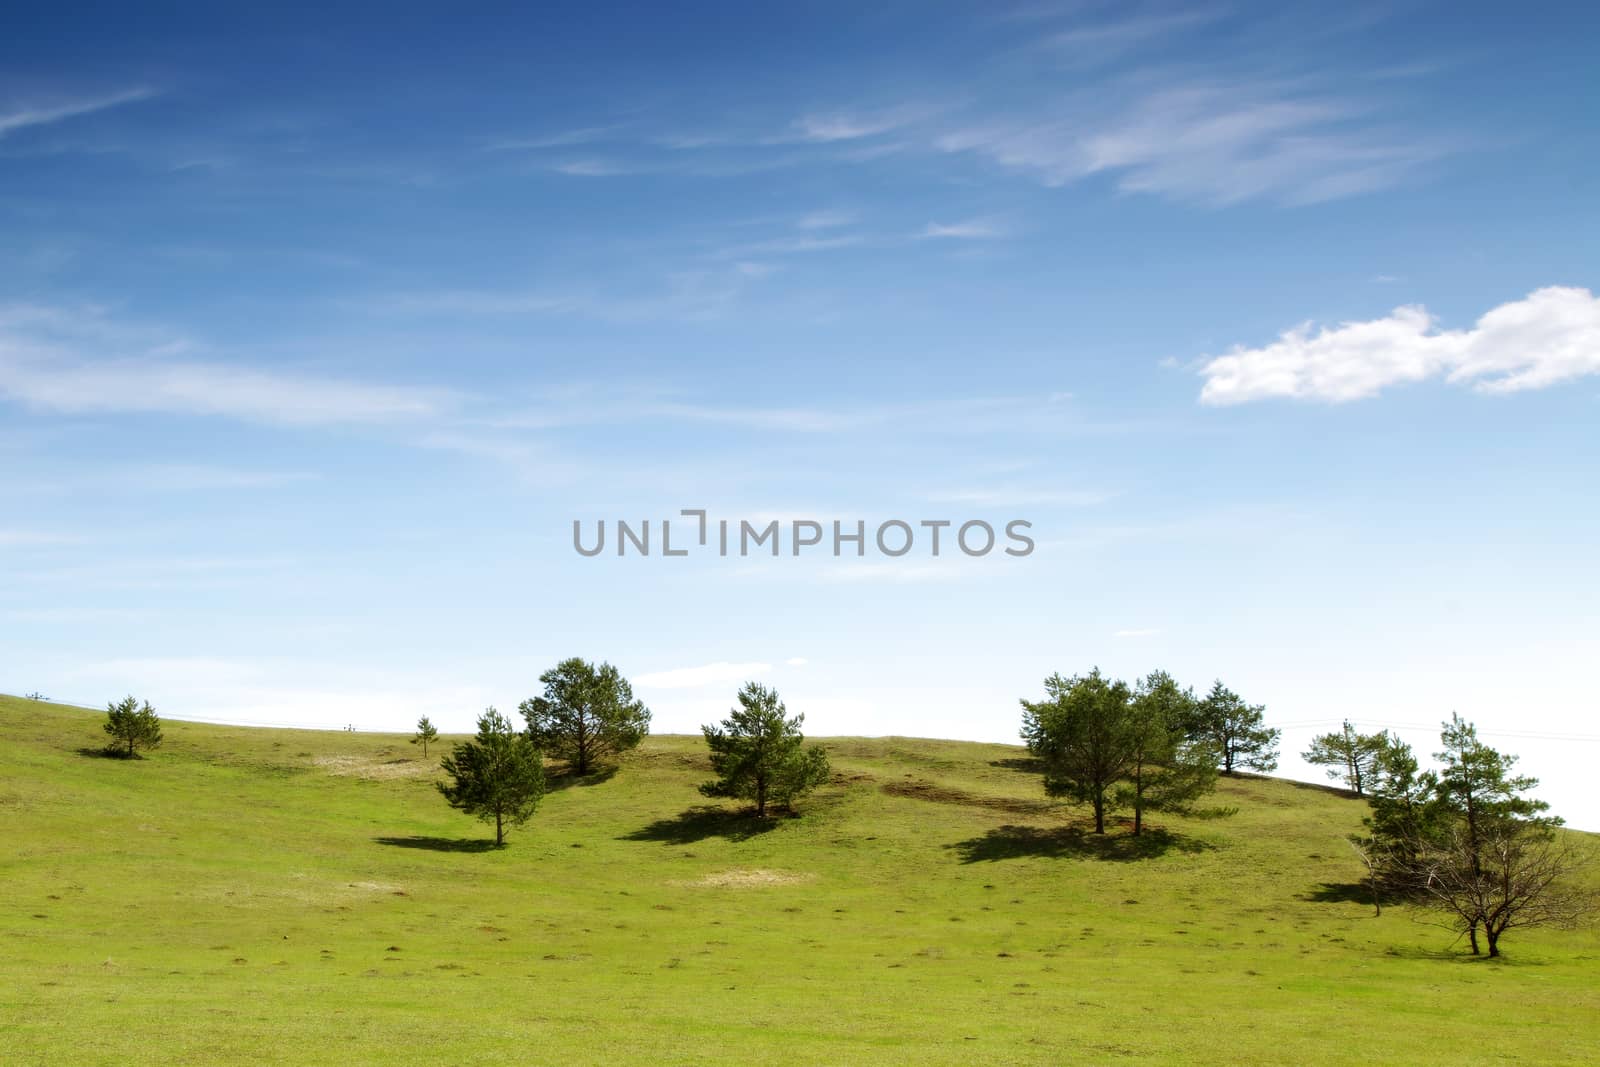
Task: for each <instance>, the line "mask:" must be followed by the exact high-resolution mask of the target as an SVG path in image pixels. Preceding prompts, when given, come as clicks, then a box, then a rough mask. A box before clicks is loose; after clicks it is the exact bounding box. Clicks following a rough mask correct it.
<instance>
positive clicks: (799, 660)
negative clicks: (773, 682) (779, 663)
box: [783, 656, 811, 667]
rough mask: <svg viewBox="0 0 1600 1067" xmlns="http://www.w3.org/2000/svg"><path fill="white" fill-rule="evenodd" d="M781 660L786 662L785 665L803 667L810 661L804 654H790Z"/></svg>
mask: <svg viewBox="0 0 1600 1067" xmlns="http://www.w3.org/2000/svg"><path fill="white" fill-rule="evenodd" d="M783 662H784V663H786V664H787V665H789V666H790V667H804V666H805V665H806V664H807V663H810V662H811V661H810V660H808V659H806V658H805V657H804V656H790V657H789V658H788V659H786V660H784V661H783Z"/></svg>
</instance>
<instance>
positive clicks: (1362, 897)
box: [1303, 882, 1400, 908]
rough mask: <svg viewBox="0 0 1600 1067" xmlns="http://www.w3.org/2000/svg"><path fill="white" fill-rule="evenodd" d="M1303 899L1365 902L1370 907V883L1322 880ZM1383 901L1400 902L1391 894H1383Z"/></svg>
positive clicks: (1342, 902)
mask: <svg viewBox="0 0 1600 1067" xmlns="http://www.w3.org/2000/svg"><path fill="white" fill-rule="evenodd" d="M1303 899H1305V900H1309V901H1311V902H1312V903H1313V904H1365V905H1366V906H1367V907H1369V908H1370V907H1372V883H1370V882H1323V883H1322V884H1321V885H1319V886H1317V887H1316V888H1315V889H1313V890H1311V891H1310V892H1309V893H1307V894H1305V896H1304V898H1303ZM1382 899H1383V902H1384V903H1385V904H1387V903H1388V902H1389V901H1390V900H1394V902H1395V903H1396V904H1398V903H1400V901H1399V900H1397V899H1395V898H1394V896H1393V894H1390V893H1385V894H1383V898H1382Z"/></svg>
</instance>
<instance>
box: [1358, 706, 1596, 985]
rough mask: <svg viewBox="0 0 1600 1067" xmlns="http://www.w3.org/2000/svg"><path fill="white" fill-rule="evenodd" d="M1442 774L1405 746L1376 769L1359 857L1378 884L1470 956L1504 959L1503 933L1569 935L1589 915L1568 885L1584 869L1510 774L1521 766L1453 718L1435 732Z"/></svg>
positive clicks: (1524, 783) (1586, 902)
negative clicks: (1434, 922) (1450, 932)
mask: <svg viewBox="0 0 1600 1067" xmlns="http://www.w3.org/2000/svg"><path fill="white" fill-rule="evenodd" d="M1440 740H1441V750H1440V751H1439V752H1437V753H1435V754H1434V755H1435V758H1436V759H1437V760H1438V761H1439V769H1438V770H1437V771H1433V770H1426V771H1425V770H1420V769H1419V767H1418V764H1417V760H1416V757H1415V756H1414V755H1412V752H1411V749H1410V747H1409V746H1407V745H1404V744H1401V743H1400V742H1398V741H1391V742H1390V744H1389V745H1388V746H1387V748H1386V750H1385V751H1384V753H1383V755H1382V757H1381V758H1380V759H1379V760H1378V762H1377V763H1376V765H1375V777H1374V783H1375V784H1374V787H1373V790H1372V795H1371V798H1370V804H1371V806H1372V814H1371V816H1370V817H1369V818H1368V819H1367V828H1368V831H1369V834H1370V836H1369V837H1367V838H1364V839H1361V840H1358V842H1357V844H1358V847H1360V848H1362V849H1363V850H1364V854H1365V856H1366V858H1367V860H1368V862H1369V863H1370V864H1371V866H1372V867H1373V869H1374V872H1375V874H1374V881H1375V882H1378V881H1381V882H1382V884H1384V885H1387V886H1388V887H1389V888H1390V889H1391V890H1393V891H1396V892H1399V893H1403V894H1405V895H1407V896H1409V897H1411V898H1413V899H1418V900H1421V901H1423V902H1425V903H1428V904H1431V905H1433V906H1434V907H1435V908H1437V909H1439V910H1440V911H1441V912H1442V913H1443V915H1444V916H1445V919H1444V924H1445V925H1447V926H1449V927H1451V928H1452V929H1455V930H1457V931H1458V932H1459V933H1461V934H1463V935H1465V936H1466V938H1467V942H1468V944H1469V945H1470V947H1471V949H1472V952H1473V954H1474V955H1477V954H1479V953H1480V952H1481V951H1482V947H1483V946H1482V945H1481V944H1480V940H1479V938H1480V935H1482V936H1483V937H1484V938H1486V940H1487V948H1488V951H1489V955H1490V956H1498V955H1499V954H1500V938H1501V936H1502V935H1503V934H1504V933H1505V932H1506V931H1507V930H1509V929H1513V928H1516V927H1521V926H1534V925H1568V924H1570V923H1572V922H1576V921H1578V920H1579V919H1581V918H1583V917H1584V916H1585V915H1587V914H1590V913H1592V911H1593V909H1594V901H1593V894H1592V893H1588V892H1586V891H1584V890H1582V888H1581V887H1574V886H1573V885H1572V884H1571V882H1570V881H1569V879H1568V877H1567V876H1568V875H1569V874H1570V873H1571V871H1572V870H1574V869H1575V868H1576V867H1577V866H1578V865H1579V863H1580V862H1581V859H1582V857H1580V856H1579V855H1578V854H1577V853H1576V852H1575V851H1574V850H1573V849H1572V848H1571V846H1570V844H1568V843H1567V842H1565V841H1561V840H1558V839H1557V837H1556V836H1555V834H1554V829H1555V827H1557V826H1559V825H1560V823H1561V820H1560V819H1557V818H1553V817H1551V816H1550V815H1549V814H1548V811H1549V805H1547V804H1546V803H1545V802H1544V801H1542V800H1537V799H1535V798H1533V797H1531V796H1529V795H1527V794H1528V793H1529V791H1531V790H1532V789H1533V788H1534V787H1535V786H1537V785H1538V781H1537V780H1536V779H1534V778H1530V777H1528V776H1526V775H1518V774H1516V773H1514V768H1515V766H1516V762H1517V758H1516V757H1515V756H1512V755H1507V754H1505V753H1501V752H1499V751H1497V750H1495V749H1494V748H1491V747H1490V746H1488V745H1486V744H1484V743H1483V741H1481V740H1480V739H1479V738H1478V732H1477V729H1476V727H1474V726H1473V725H1472V724H1471V723H1469V722H1466V721H1464V720H1463V719H1462V718H1461V717H1460V716H1459V715H1454V714H1453V715H1451V717H1450V721H1449V722H1446V723H1444V724H1443V727H1442V729H1441V732H1440Z"/></svg>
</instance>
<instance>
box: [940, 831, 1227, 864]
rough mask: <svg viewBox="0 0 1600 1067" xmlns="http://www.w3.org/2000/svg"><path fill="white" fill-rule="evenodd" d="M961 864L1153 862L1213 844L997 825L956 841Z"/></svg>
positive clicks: (1164, 835)
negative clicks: (1038, 859) (1035, 859)
mask: <svg viewBox="0 0 1600 1067" xmlns="http://www.w3.org/2000/svg"><path fill="white" fill-rule="evenodd" d="M945 847H946V848H950V849H954V850H955V851H956V853H957V854H958V855H959V856H960V857H961V862H962V863H992V862H994V861H996V860H1011V859H1019V858H1021V857H1023V856H1045V857H1048V858H1051V859H1058V858H1080V859H1094V860H1109V861H1112V862H1117V863H1127V862H1132V861H1135V860H1147V859H1154V858H1155V857H1157V856H1161V855H1165V854H1166V853H1168V852H1204V851H1207V850H1208V849H1212V848H1215V847H1216V846H1215V845H1212V844H1209V843H1207V842H1205V841H1200V840H1197V839H1195V838H1192V837H1186V836H1184V835H1183V834H1175V833H1173V832H1171V831H1170V830H1162V829H1159V828H1151V829H1147V830H1145V832H1144V833H1142V834H1140V835H1139V836H1137V837H1135V836H1134V835H1133V834H1131V833H1120V834H1119V833H1112V834H1096V833H1092V832H1091V831H1089V830H1087V829H1085V828H1083V827H1081V826H1000V827H996V828H995V829H993V830H990V831H989V832H988V833H986V834H984V835H983V836H982V837H974V838H969V839H968V840H966V841H958V842H956V843H955V844H953V845H946V846H945Z"/></svg>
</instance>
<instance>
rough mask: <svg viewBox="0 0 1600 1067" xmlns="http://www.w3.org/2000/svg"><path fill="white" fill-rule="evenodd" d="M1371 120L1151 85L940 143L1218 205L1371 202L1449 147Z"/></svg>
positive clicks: (1091, 96) (1056, 174) (1057, 173)
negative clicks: (1364, 197) (1360, 197)
mask: <svg viewBox="0 0 1600 1067" xmlns="http://www.w3.org/2000/svg"><path fill="white" fill-rule="evenodd" d="M1108 100H1111V101H1114V102H1113V103H1112V105H1111V106H1110V107H1109V108H1108V107H1107V101H1108ZM1370 119H1371V114H1370V108H1368V107H1367V106H1365V105H1364V104H1363V103H1361V102H1359V101H1356V100H1351V99H1345V98H1342V97H1340V96H1338V95H1337V94H1335V93H1332V92H1329V91H1316V90H1313V89H1311V88H1308V87H1307V86H1305V85H1298V84H1295V85H1291V84H1286V83H1281V82H1275V81H1252V80H1248V79H1241V80H1233V81H1226V82H1224V81H1198V82H1197V81H1184V80H1172V79H1164V78H1159V77H1149V76H1145V77H1140V78H1136V79H1125V80H1123V81H1122V82H1121V83H1119V84H1118V85H1116V86H1113V87H1109V88H1108V89H1106V90H1104V91H1101V90H1097V91H1095V92H1092V93H1078V94H1072V95H1069V97H1067V98H1066V99H1065V101H1063V103H1062V104H1061V105H1059V106H1058V107H1057V108H1056V109H1055V110H1053V111H1051V112H1046V113H1036V114H1025V115H1016V114H1002V115H998V116H993V117H989V118H985V119H980V120H977V121H973V122H970V123H967V124H965V125H960V126H956V127H954V128H951V129H949V130H947V131H946V132H943V133H941V134H939V135H938V136H937V137H936V138H935V142H934V143H935V145H936V146H937V147H938V148H939V149H940V150H941V151H944V152H947V153H952V154H965V155H972V156H976V157H979V158H982V159H985V160H988V161H989V162H991V163H992V164H994V165H996V166H998V167H1000V168H1002V169H1004V170H1008V171H1013V172H1016V173H1019V174H1023V175H1027V176H1031V177H1033V178H1035V179H1036V180H1038V181H1040V182H1042V183H1043V184H1044V185H1047V186H1064V185H1068V184H1071V183H1074V182H1078V181H1082V180H1084V179H1087V178H1091V177H1094V176H1097V175H1104V176H1108V177H1110V178H1112V179H1113V180H1114V181H1115V183H1116V185H1117V188H1119V189H1120V190H1121V191H1123V192H1127V193H1147V194H1152V195H1157V196H1163V197H1167V198H1170V199H1175V200H1187V201H1194V202H1198V203H1203V204H1207V205H1211V206H1227V205H1231V204H1237V203H1241V202H1243V201H1247V200H1256V199H1269V200H1277V201H1280V202H1283V203H1288V204H1311V203H1318V202H1322V201H1326V200H1336V199H1340V198H1342V197H1347V196H1354V195H1357V194H1360V193H1364V192H1371V191H1373V190H1376V189H1381V188H1384V187H1386V186H1389V185H1393V184H1395V183H1397V182H1399V181H1401V180H1403V179H1404V178H1405V177H1407V176H1408V175H1410V174H1411V173H1412V172H1413V171H1415V170H1416V169H1417V168H1418V167H1420V166H1421V165H1423V164H1424V163H1427V162H1429V161H1431V160H1433V159H1436V158H1438V157H1439V156H1441V155H1443V154H1445V153H1446V152H1447V151H1449V150H1450V149H1451V147H1452V146H1450V145H1448V144H1446V143H1445V142H1444V141H1442V140H1441V139H1439V138H1437V137H1427V136H1417V135H1414V134H1407V133H1404V132H1402V131H1400V130H1398V129H1394V128H1388V127H1385V126H1384V125H1383V124H1380V123H1375V122H1372V121H1370Z"/></svg>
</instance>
